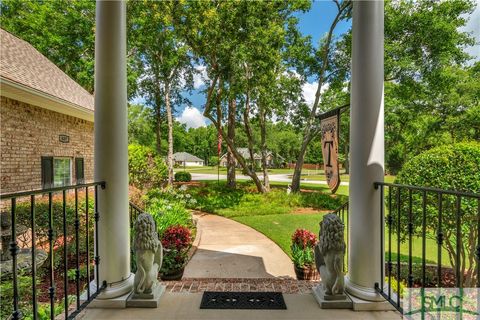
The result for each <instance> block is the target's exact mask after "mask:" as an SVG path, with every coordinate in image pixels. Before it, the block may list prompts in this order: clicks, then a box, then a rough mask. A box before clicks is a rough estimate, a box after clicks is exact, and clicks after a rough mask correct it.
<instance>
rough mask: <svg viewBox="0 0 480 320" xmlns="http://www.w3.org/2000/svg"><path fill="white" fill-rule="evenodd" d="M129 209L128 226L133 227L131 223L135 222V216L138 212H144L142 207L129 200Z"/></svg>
mask: <svg viewBox="0 0 480 320" xmlns="http://www.w3.org/2000/svg"><path fill="white" fill-rule="evenodd" d="M129 207H130V209H129V211H130V227H131V228H132V227H133V224H134V223H135V220H137V217H138V215H139V214H141V213H143V212H145V210H143V209H142V208H140V207H139V206H137V205H136V204H134V203H133V202H129Z"/></svg>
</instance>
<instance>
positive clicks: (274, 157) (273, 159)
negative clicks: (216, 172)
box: [220, 148, 285, 167]
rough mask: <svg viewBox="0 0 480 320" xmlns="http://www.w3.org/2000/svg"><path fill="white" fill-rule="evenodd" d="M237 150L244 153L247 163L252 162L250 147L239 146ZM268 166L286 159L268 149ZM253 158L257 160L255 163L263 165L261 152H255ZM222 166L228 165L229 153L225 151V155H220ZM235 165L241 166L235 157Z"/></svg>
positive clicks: (276, 164) (273, 165) (275, 164)
mask: <svg viewBox="0 0 480 320" xmlns="http://www.w3.org/2000/svg"><path fill="white" fill-rule="evenodd" d="M237 151H238V152H239V153H240V154H241V155H242V157H243V158H245V160H247V163H250V152H249V151H248V148H237ZM266 158H267V167H275V166H278V165H280V164H282V163H283V162H284V161H285V159H284V158H283V157H282V156H280V155H278V154H277V155H275V154H274V153H273V152H271V151H267V157H266ZM253 159H254V161H255V165H256V166H258V167H260V166H261V165H262V155H261V154H259V153H254V154H253ZM220 166H222V167H226V166H227V153H225V154H224V155H223V156H221V157H220ZM235 166H237V167H238V166H239V164H238V162H237V160H236V159H235Z"/></svg>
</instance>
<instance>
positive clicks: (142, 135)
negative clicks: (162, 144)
mask: <svg viewBox="0 0 480 320" xmlns="http://www.w3.org/2000/svg"><path fill="white" fill-rule="evenodd" d="M153 132H154V129H153V115H152V110H151V108H148V107H145V106H144V105H140V104H130V105H129V106H128V143H129V144H138V145H142V146H146V147H150V148H155V136H154V134H153Z"/></svg>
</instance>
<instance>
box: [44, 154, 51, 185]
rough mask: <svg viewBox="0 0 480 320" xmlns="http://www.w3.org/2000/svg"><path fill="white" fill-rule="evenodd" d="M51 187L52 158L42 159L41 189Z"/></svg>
mask: <svg viewBox="0 0 480 320" xmlns="http://www.w3.org/2000/svg"><path fill="white" fill-rule="evenodd" d="M52 187H53V157H42V188H43V189H48V188H52Z"/></svg>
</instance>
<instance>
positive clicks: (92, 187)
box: [0, 182, 105, 319]
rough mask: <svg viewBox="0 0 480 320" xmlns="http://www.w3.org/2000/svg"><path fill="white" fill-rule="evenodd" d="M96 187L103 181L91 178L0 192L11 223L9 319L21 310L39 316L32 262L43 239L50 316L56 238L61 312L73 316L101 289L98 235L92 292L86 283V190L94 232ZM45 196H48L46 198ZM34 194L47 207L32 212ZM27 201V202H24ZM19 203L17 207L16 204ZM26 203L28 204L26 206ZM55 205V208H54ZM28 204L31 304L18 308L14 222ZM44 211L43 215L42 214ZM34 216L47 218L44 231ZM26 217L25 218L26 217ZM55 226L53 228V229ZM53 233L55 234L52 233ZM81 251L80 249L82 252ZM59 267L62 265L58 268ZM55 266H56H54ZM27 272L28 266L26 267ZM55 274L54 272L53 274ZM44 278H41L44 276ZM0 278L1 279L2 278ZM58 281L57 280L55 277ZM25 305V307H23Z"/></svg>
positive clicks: (19, 315)
mask: <svg viewBox="0 0 480 320" xmlns="http://www.w3.org/2000/svg"><path fill="white" fill-rule="evenodd" d="M98 187H101V188H102V189H104V188H105V182H93V183H87V184H78V185H72V186H65V187H57V188H51V189H42V190H34V191H27V192H18V193H10V194H2V195H0V199H1V200H2V202H4V201H9V202H10V203H9V206H10V219H11V221H10V223H11V241H10V245H9V249H10V253H11V259H12V277H11V280H5V281H12V287H13V302H12V313H11V318H12V319H21V318H22V317H23V315H22V310H21V309H23V311H28V312H29V313H30V312H31V314H32V315H31V317H32V318H33V319H38V317H39V304H38V301H37V297H38V293H39V292H38V288H37V277H38V273H37V265H36V258H37V249H36V248H37V245H38V243H39V242H41V241H44V240H46V241H47V242H48V244H47V246H48V247H47V249H46V251H48V282H49V288H48V296H49V303H50V308H49V309H50V310H49V312H50V319H54V318H55V303H56V301H55V298H56V293H57V292H56V288H57V286H56V280H57V279H55V271H56V269H55V265H54V264H55V256H54V251H55V250H56V248H55V245H54V243H56V242H57V241H59V242H60V243H61V244H62V245H63V261H61V262H60V265H62V264H63V296H64V297H63V300H64V301H63V303H64V305H63V307H64V313H65V318H66V319H73V318H74V317H75V316H76V315H77V314H78V313H79V312H80V311H81V310H82V309H83V308H85V307H86V306H87V305H88V304H89V303H90V302H91V301H92V300H93V299H94V298H95V297H96V296H97V295H98V294H99V293H100V292H101V290H103V289H104V287H105V284H103V285H102V286H100V285H99V277H98V275H99V273H98V272H99V267H100V257H99V256H98V238H97V239H96V241H94V245H93V246H94V253H93V254H94V257H93V261H94V263H95V272H96V281H97V283H96V285H97V286H96V292H94V293H92V292H90V286H89V282H90V280H91V278H90V266H91V259H90V258H91V253H90V246H91V244H90V238H89V233H93V230H90V228H89V227H90V226H91V222H90V223H89V206H90V205H91V202H89V193H92V191H93V195H94V223H93V224H94V225H93V228H94V232H95V234H98V224H99V220H100V213H99V212H98V197H97V195H98ZM73 193H74V202H75V204H74V209H73V210H74V212H73V213H72V211H71V210H70V207H69V210H68V211H69V212H67V200H68V199H67V196H70V195H72V194H73ZM79 193H82V194H83V193H84V197H85V198H84V199H85V200H84V201H85V202H84V204H85V205H84V207H83V208H81V207H79ZM59 195H60V196H61V203H59V202H58V201H56V199H54V197H58V196H59ZM47 197H48V198H47ZM36 198H40V200H41V201H42V203H43V202H44V200H46V199H48V200H47V203H46V205H45V206H44V208H47V210H46V212H45V211H42V212H36V209H38V207H39V203H38V202H36ZM28 202H29V205H28ZM19 206H21V208H19ZM59 206H60V208H61V209H60V210H54V209H59ZM28 207H29V208H28ZM54 207H55V208H54ZM26 208H28V210H29V226H26V227H28V228H30V237H31V249H30V250H31V270H30V271H31V273H30V274H31V277H32V288H31V306H30V305H28V306H25V303H23V304H22V308H20V303H21V298H22V297H20V295H19V283H18V267H19V266H18V261H17V258H18V254H19V252H20V249H21V248H20V247H19V245H18V241H17V236H18V235H17V227H18V225H17V223H18V219H17V218H19V217H18V216H19V215H21V214H22V212H23V211H22V210H21V209H26ZM59 211H61V214H62V216H61V217H57V216H56V214H57V213H59ZM80 211H82V212H83V213H84V216H83V217H81V216H80ZM43 215H45V216H43ZM72 215H73V216H74V217H73V224H74V231H73V232H72V233H71V234H69V233H68V232H69V230H71V229H70V228H69V227H71V226H69V225H68V221H69V219H72ZM22 217H23V219H22V222H23V223H25V222H26V220H25V216H24V215H22ZM36 218H39V219H41V220H43V221H44V220H45V219H47V221H48V222H47V223H46V224H45V225H48V227H47V228H48V229H47V230H46V231H47V232H46V234H43V235H38V234H37V231H39V229H40V226H39V223H38V221H37V220H36ZM27 219H28V218H27ZM81 221H82V222H83V223H84V227H85V228H84V230H81V227H82V226H81V223H80V222H81ZM58 223H61V224H62V228H56V227H57V226H55V225H57V224H58ZM55 230H57V232H55ZM61 232H63V234H61V237H59V235H58V233H61ZM83 232H85V236H84V237H83V238H84V239H83V240H84V241H85V243H84V244H82V245H85V248H86V257H85V259H84V260H85V261H82V262H83V263H85V266H86V273H87V275H86V278H87V281H86V288H87V291H86V298H85V300H84V302H83V303H81V294H80V263H81V260H82V257H81V256H80V254H81V252H80V249H79V248H80V247H81V242H80V241H81V239H80V233H83ZM55 233H57V234H55ZM72 238H74V241H75V249H74V250H75V253H74V257H75V260H76V261H75V275H74V278H75V280H74V281H75V296H76V304H75V310H74V311H73V312H71V313H70V312H69V295H68V293H69V290H68V284H69V282H70V281H69V279H68V266H69V264H68V257H69V252H68V245H67V243H68V242H69V240H73V239H72ZM2 250H3V248H2ZM82 254H83V252H82ZM60 269H62V268H60ZM57 270H58V269H57ZM27 272H28V270H27ZM57 275H58V274H57ZM44 280H45V279H44ZM2 281H4V280H2ZM60 281H61V280H60ZM57 282H58V280H57ZM29 298H30V295H28V298H27V299H29ZM82 300H83V298H82ZM25 308H27V309H28V310H27V309H25Z"/></svg>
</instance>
